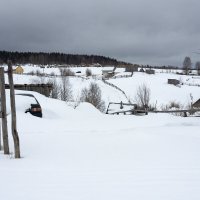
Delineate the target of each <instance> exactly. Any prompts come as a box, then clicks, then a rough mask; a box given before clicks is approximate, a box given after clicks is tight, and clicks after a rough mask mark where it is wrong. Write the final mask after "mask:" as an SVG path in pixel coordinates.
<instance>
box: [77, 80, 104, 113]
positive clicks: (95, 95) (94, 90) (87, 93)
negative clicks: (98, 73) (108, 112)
mask: <svg viewBox="0 0 200 200" xmlns="http://www.w3.org/2000/svg"><path fill="white" fill-rule="evenodd" d="M80 100H81V101H82V102H88V103H91V104H92V105H94V106H95V107H96V108H97V109H99V110H100V111H101V112H103V111H105V102H104V101H102V98H101V89H100V87H99V86H98V85H97V84H96V83H90V86H89V88H84V89H83V90H82V92H81V97H80Z"/></svg>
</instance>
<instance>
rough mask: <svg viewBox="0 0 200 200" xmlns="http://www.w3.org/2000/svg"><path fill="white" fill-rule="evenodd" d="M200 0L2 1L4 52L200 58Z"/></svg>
mask: <svg viewBox="0 0 200 200" xmlns="http://www.w3.org/2000/svg"><path fill="white" fill-rule="evenodd" d="M199 9H200V0H0V50H12V51H45V52H55V51H58V52H64V53H76V54H97V55H104V56H110V57H114V58H117V59H119V60H123V61H128V62H132V63H139V64H152V65H164V64H165V65H181V64H182V62H183V59H184V57H185V56H190V57H191V59H192V62H193V63H195V62H196V61H197V60H200V55H197V54H194V53H193V52H194V51H199V52H200V50H199V49H200V12H199Z"/></svg>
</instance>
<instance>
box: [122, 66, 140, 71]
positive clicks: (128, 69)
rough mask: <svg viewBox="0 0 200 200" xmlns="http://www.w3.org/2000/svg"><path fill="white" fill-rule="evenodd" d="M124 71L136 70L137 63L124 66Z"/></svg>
mask: <svg viewBox="0 0 200 200" xmlns="http://www.w3.org/2000/svg"><path fill="white" fill-rule="evenodd" d="M125 71H126V72H138V65H129V66H126V70H125Z"/></svg>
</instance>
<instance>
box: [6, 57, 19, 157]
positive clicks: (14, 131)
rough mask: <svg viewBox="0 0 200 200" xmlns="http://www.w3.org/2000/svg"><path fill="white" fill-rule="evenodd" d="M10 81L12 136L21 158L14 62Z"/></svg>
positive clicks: (9, 69)
mask: <svg viewBox="0 0 200 200" xmlns="http://www.w3.org/2000/svg"><path fill="white" fill-rule="evenodd" d="M8 80H9V84H10V106H11V115H12V122H11V124H12V136H13V140H14V148H15V158H20V144H19V136H18V133H17V118H16V108H15V92H14V84H13V69H12V62H11V61H10V60H9V61H8Z"/></svg>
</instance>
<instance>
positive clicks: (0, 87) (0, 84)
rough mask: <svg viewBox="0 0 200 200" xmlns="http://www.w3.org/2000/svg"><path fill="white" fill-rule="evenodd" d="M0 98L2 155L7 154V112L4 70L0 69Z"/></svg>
mask: <svg viewBox="0 0 200 200" xmlns="http://www.w3.org/2000/svg"><path fill="white" fill-rule="evenodd" d="M0 92H1V94H0V96H1V117H2V135H3V149H4V154H9V153H10V152H9V143H8V126H7V111H6V92H5V77H4V68H3V67H1V68H0Z"/></svg>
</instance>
